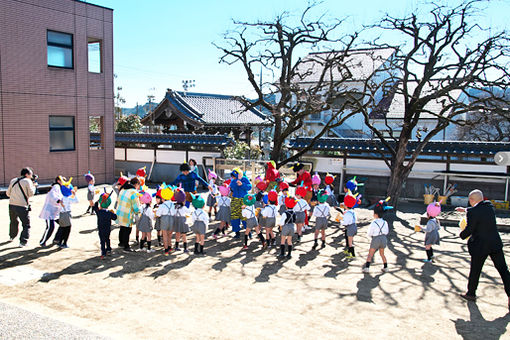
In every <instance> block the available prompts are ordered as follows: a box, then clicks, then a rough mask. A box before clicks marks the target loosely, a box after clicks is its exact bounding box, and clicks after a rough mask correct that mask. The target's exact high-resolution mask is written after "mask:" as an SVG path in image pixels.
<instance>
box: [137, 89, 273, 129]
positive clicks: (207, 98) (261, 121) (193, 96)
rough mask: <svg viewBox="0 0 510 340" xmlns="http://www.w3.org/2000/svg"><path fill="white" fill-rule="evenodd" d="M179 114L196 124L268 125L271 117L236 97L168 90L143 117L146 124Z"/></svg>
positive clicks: (196, 125) (180, 116)
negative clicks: (156, 104) (248, 107)
mask: <svg viewBox="0 0 510 340" xmlns="http://www.w3.org/2000/svg"><path fill="white" fill-rule="evenodd" d="M174 115H175V116H178V117H179V118H181V119H183V120H184V121H186V122H187V123H189V124H191V125H193V126H195V127H203V126H218V125H219V126H240V125H250V126H265V125H269V124H270V122H269V119H267V117H266V115H264V114H263V113H262V112H261V111H259V110H257V109H247V107H246V106H245V105H244V104H243V103H242V102H241V100H239V99H238V98H237V97H235V96H228V95H219V94H210V93H195V92H182V91H173V90H170V89H169V90H168V91H167V93H166V94H165V98H164V99H163V100H162V101H161V102H160V103H159V105H158V106H157V107H156V108H155V109H154V110H153V111H152V112H150V113H148V114H147V115H146V116H145V117H144V118H143V119H142V124H144V125H148V124H149V123H150V122H151V121H152V122H154V124H161V123H163V121H164V120H165V118H166V119H170V118H171V117H172V116H174Z"/></svg>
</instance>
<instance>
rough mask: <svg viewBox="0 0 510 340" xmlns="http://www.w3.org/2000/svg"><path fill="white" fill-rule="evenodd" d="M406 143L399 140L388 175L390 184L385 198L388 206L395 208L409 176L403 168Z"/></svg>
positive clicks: (406, 169)
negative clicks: (388, 198)
mask: <svg viewBox="0 0 510 340" xmlns="http://www.w3.org/2000/svg"><path fill="white" fill-rule="evenodd" d="M406 149H407V142H406V141H404V140H401V141H400V143H399V147H398V149H397V150H396V151H397V154H396V155H395V157H394V158H393V159H392V162H391V169H390V171H391V174H390V182H389V183H388V188H387V190H386V196H389V197H391V198H390V204H391V205H392V206H394V207H395V208H396V207H397V206H398V199H399V198H400V195H401V193H402V188H403V183H404V182H405V180H406V179H407V176H409V169H408V168H407V166H405V164H404V161H405V156H406Z"/></svg>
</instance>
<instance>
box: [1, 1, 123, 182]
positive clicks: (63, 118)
mask: <svg viewBox="0 0 510 340" xmlns="http://www.w3.org/2000/svg"><path fill="white" fill-rule="evenodd" d="M112 19H113V10H111V9H108V8H104V7H100V6H96V5H92V4H88V3H85V2H81V1H76V0H23V1H20V0H0V186H5V185H6V184H8V183H9V180H10V179H11V178H13V177H15V176H18V175H19V171H20V169H21V168H22V167H24V166H26V165H28V166H32V167H33V168H34V170H35V172H36V173H37V174H38V175H39V177H40V180H39V181H40V182H41V183H49V182H51V181H52V180H53V179H54V178H55V176H56V175H58V174H61V175H64V176H66V177H70V176H72V177H74V178H75V179H76V180H75V181H73V183H74V184H80V185H83V184H84V179H83V174H84V173H86V172H87V171H89V170H90V171H91V172H93V173H94V174H95V175H96V181H97V182H98V183H100V182H105V181H113V172H114V114H113V23H112ZM91 132H99V133H100V136H101V138H100V140H99V142H98V141H97V138H96V139H95V140H94V141H93V142H92V141H91V139H90V134H91Z"/></svg>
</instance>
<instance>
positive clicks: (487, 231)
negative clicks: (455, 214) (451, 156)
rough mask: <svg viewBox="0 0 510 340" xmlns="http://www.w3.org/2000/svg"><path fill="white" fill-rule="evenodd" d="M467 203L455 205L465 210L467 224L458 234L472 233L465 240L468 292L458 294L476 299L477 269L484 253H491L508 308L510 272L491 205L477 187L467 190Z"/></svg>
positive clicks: (479, 270) (485, 255)
mask: <svg viewBox="0 0 510 340" xmlns="http://www.w3.org/2000/svg"><path fill="white" fill-rule="evenodd" d="M469 204H470V205H471V207H470V208H467V209H465V208H457V211H467V216H466V219H467V226H466V228H465V229H464V230H463V231H462V232H461V233H460V237H461V238H462V239H463V240H465V239H466V238H468V237H470V236H471V237H470V238H469V240H468V250H469V254H470V255H471V269H470V271H469V281H468V290H467V293H465V294H461V295H460V296H461V297H462V298H464V299H466V300H469V301H475V300H476V288H477V287H478V280H479V279H480V273H481V272H482V267H483V264H484V262H485V260H486V259H487V256H490V258H491V260H492V262H493V263H494V267H496V269H497V270H498V272H499V275H500V276H501V279H502V280H503V284H504V286H505V292H506V295H507V296H508V297H509V300H508V307H509V308H510V272H509V271H508V267H507V265H506V261H505V254H504V253H503V242H501V237H500V236H499V233H498V229H497V227H496V214H495V211H494V206H493V205H492V203H491V202H489V201H484V200H483V194H482V192H481V191H480V190H473V191H471V193H469Z"/></svg>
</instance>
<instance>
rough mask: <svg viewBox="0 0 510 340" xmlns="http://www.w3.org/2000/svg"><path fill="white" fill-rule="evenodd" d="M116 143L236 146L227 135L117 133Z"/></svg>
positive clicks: (94, 137) (94, 139) (92, 137)
mask: <svg viewBox="0 0 510 340" xmlns="http://www.w3.org/2000/svg"><path fill="white" fill-rule="evenodd" d="M90 139H91V140H92V141H96V142H99V141H100V140H101V139H100V136H99V133H93V134H91V135H90ZM115 142H116V143H145V144H161V145H203V146H206V145H210V146H228V145H231V144H234V140H233V139H232V138H231V137H229V136H227V135H193V134H180V133H179V134H177V133H175V134H174V133H126V132H116V133H115Z"/></svg>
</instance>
